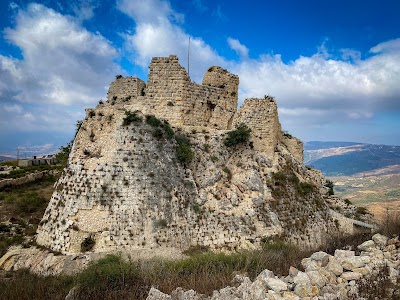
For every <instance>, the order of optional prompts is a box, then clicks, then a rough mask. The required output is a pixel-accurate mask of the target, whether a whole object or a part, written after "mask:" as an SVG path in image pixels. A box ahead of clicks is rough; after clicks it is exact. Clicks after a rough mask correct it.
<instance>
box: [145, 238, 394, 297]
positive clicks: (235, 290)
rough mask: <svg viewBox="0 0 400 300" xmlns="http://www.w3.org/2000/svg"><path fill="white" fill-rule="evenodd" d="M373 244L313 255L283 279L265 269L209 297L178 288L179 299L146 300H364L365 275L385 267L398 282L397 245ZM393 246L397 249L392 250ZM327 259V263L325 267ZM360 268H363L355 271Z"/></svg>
mask: <svg viewBox="0 0 400 300" xmlns="http://www.w3.org/2000/svg"><path fill="white" fill-rule="evenodd" d="M373 241H376V242H374V243H375V248H374V249H372V248H368V249H367V250H366V251H365V252H362V253H361V254H360V255H359V256H358V255H355V254H354V252H352V251H345V250H337V251H336V252H335V255H334V256H332V255H329V254H326V253H324V252H316V253H314V254H313V255H311V256H310V257H309V258H305V259H304V260H303V261H304V263H303V266H304V267H305V268H309V267H310V266H312V270H306V271H305V272H301V271H299V270H297V269H295V268H293V267H291V269H290V270H289V276H286V277H278V276H275V275H274V273H273V272H271V271H269V270H264V271H263V272H261V273H260V275H259V276H257V278H256V279H255V280H254V282H252V281H251V280H250V279H249V278H247V277H245V276H243V275H237V276H239V277H240V278H239V280H237V278H235V279H234V282H235V283H237V282H239V285H236V287H225V288H223V289H221V290H219V291H214V292H213V294H212V296H208V297H207V296H205V295H199V294H196V293H193V291H187V292H185V291H182V290H181V289H178V290H179V292H180V294H179V295H178V296H177V294H176V293H173V294H171V296H170V295H167V294H164V293H162V292H160V291H158V290H157V289H155V288H152V289H151V291H150V293H149V295H148V297H147V300H159V299H174V300H183V299H185V300H194V299H208V300H225V299H237V300H239V299H243V300H245V299H246V300H250V299H251V300H253V299H271V300H273V299H280V300H289V299H297V300H299V299H315V300H317V299H322V300H331V299H333V300H345V299H363V298H360V297H361V296H359V293H360V286H361V285H362V284H363V280H364V279H365V277H366V276H368V275H371V274H376V273H377V272H380V271H381V270H382V267H385V268H388V278H387V279H388V280H389V281H391V282H392V283H393V284H399V283H400V278H399V270H400V247H399V246H400V245H399V244H398V243H393V244H390V245H389V243H388V238H387V237H384V236H382V235H379V234H376V235H374V237H373ZM384 241H385V242H384ZM394 244H396V245H397V246H395V247H392V245H394ZM326 257H327V258H328V261H329V263H328V264H327V265H324V260H325V258H326ZM349 261H352V262H354V264H353V265H352V266H351V267H349ZM359 265H363V266H364V267H363V268H356V266H359ZM343 269H351V270H352V271H345V272H343ZM366 270H367V271H366ZM364 293H365V291H364ZM395 293H398V291H396V290H391V291H382V295H381V296H382V299H392V296H393V297H394V296H396V297H397V296H398V294H395ZM384 295H385V296H384ZM388 297H389V298H388ZM393 299H394V298H393Z"/></svg>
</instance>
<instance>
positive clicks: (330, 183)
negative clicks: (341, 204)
mask: <svg viewBox="0 0 400 300" xmlns="http://www.w3.org/2000/svg"><path fill="white" fill-rule="evenodd" d="M325 186H326V187H327V188H329V190H328V195H329V196H332V195H334V194H335V192H334V190H333V182H332V181H330V180H327V181H326V183H325Z"/></svg>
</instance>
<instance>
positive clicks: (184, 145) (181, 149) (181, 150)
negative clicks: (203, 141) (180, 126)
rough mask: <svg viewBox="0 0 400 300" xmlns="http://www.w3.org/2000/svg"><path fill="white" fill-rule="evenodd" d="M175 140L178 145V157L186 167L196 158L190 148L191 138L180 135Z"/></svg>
mask: <svg viewBox="0 0 400 300" xmlns="http://www.w3.org/2000/svg"><path fill="white" fill-rule="evenodd" d="M175 140H176V142H177V143H178V147H177V148H176V157H177V158H178V160H179V161H180V162H181V163H182V164H184V165H186V164H188V163H190V162H191V161H192V159H193V157H194V152H193V150H192V148H191V147H190V141H189V138H188V137H187V136H185V135H182V134H178V135H176V136H175Z"/></svg>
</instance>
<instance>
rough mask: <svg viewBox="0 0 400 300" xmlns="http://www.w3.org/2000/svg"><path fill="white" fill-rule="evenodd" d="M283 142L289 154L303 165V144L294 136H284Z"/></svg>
mask: <svg viewBox="0 0 400 300" xmlns="http://www.w3.org/2000/svg"><path fill="white" fill-rule="evenodd" d="M282 141H283V143H284V144H285V146H286V147H287V149H288V150H289V152H290V153H291V154H292V155H293V156H294V157H295V158H296V159H297V160H298V161H299V162H301V163H303V162H304V155H303V149H304V147H303V142H302V141H300V140H299V139H298V138H295V137H294V136H287V135H283V137H282Z"/></svg>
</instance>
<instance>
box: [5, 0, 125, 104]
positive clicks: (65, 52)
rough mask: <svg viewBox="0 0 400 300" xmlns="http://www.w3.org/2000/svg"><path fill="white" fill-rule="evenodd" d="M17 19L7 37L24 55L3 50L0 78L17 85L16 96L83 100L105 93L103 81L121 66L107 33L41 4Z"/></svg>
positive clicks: (31, 99) (25, 99)
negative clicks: (9, 54) (8, 54)
mask: <svg viewBox="0 0 400 300" xmlns="http://www.w3.org/2000/svg"><path fill="white" fill-rule="evenodd" d="M15 24H16V25H15V27H14V28H6V29H5V31H4V33H5V38H6V39H7V40H9V41H10V42H11V43H12V44H14V45H16V46H18V47H19V48H20V49H21V52H22V56H23V59H21V60H18V59H13V58H8V57H4V56H0V68H1V69H0V78H1V79H2V80H5V81H6V82H9V83H10V86H11V87H13V90H14V91H13V92H14V94H15V95H14V96H13V99H16V100H19V101H22V102H49V103H60V104H72V103H75V104H77V103H90V102H93V101H94V99H97V98H99V97H102V96H103V95H104V94H105V91H101V90H99V88H98V87H99V86H104V85H106V84H107V83H109V82H110V80H111V78H112V76H113V75H115V74H116V73H117V72H118V67H117V66H116V65H114V63H113V61H112V60H113V58H114V57H115V56H116V55H117V51H116V50H115V49H114V48H113V47H112V46H111V44H110V43H109V42H108V41H107V40H106V39H105V38H104V37H102V36H101V35H98V34H93V33H91V32H88V31H87V30H85V29H84V28H82V27H81V26H80V25H79V24H78V23H77V22H76V21H75V20H74V19H73V18H72V17H69V16H63V15H61V14H59V13H57V12H55V11H54V10H52V9H49V8H47V7H45V6H43V5H40V4H30V5H28V7H27V9H26V10H20V11H19V12H18V14H17V17H16V20H15ZM2 91H4V87H0V92H2Z"/></svg>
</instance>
